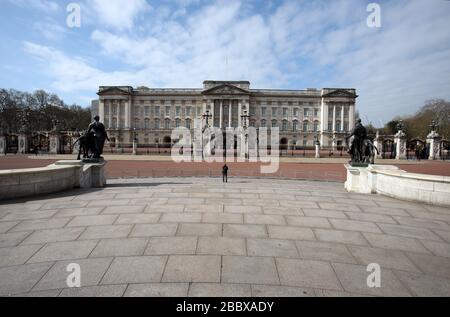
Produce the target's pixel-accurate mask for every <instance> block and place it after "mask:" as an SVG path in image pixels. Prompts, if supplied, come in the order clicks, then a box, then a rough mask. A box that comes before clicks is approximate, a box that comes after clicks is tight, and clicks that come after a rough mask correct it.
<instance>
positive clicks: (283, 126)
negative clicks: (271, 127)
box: [281, 120, 288, 131]
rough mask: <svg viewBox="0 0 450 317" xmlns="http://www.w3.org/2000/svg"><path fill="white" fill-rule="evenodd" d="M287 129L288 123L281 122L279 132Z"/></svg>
mask: <svg viewBox="0 0 450 317" xmlns="http://www.w3.org/2000/svg"><path fill="white" fill-rule="evenodd" d="M287 129H288V122H287V120H283V122H282V125H281V130H282V131H287Z"/></svg>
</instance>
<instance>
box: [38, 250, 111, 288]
mask: <svg viewBox="0 0 450 317" xmlns="http://www.w3.org/2000/svg"><path fill="white" fill-rule="evenodd" d="M111 261H112V258H103V259H85V260H77V261H62V262H57V263H55V265H54V266H53V267H52V268H51V269H50V270H49V271H48V272H47V273H46V274H45V275H44V277H43V278H42V279H41V280H40V281H39V283H38V284H37V285H36V286H35V287H34V288H33V291H40V290H51V289H62V288H66V287H68V285H67V278H68V276H69V275H70V274H71V273H72V272H71V271H67V267H68V265H69V264H72V263H74V264H78V265H79V266H80V272H81V275H80V281H81V286H82V287H85V286H95V285H97V284H98V283H99V282H100V280H101V279H102V277H103V274H105V272H106V270H107V269H108V267H109V265H110V264H111Z"/></svg>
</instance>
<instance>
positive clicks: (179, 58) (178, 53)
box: [0, 0, 450, 125]
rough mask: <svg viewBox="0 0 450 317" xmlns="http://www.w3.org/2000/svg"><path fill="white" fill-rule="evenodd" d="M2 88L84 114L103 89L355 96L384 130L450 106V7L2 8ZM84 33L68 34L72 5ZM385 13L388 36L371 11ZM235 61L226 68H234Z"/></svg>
mask: <svg viewBox="0 0 450 317" xmlns="http://www.w3.org/2000/svg"><path fill="white" fill-rule="evenodd" d="M1 2H2V4H1V10H0V38H1V41H0V58H1V64H0V68H1V71H0V87H2V88H15V89H19V90H27V91H32V90H35V89H45V90H48V91H51V92H55V93H57V94H58V95H59V96H60V97H62V98H63V99H64V100H65V101H66V102H67V103H74V102H76V103H78V104H81V105H83V106H88V105H89V103H90V100H91V99H93V98H95V97H96V94H95V92H96V91H97V89H98V86H100V85H132V86H137V85H146V86H149V87H180V88H181V87H191V88H200V87H201V83H202V81H203V80H206V79H217V80H220V79H227V80H249V81H251V83H252V88H287V89H305V88H322V87H351V88H356V89H357V90H358V94H359V95H360V98H359V99H358V105H357V106H358V109H359V111H360V113H361V116H362V118H363V119H364V120H365V121H371V122H373V123H374V124H376V125H381V124H382V123H385V122H387V121H388V120H390V119H391V118H393V117H394V116H396V115H404V114H412V113H414V112H415V111H416V110H418V109H419V108H420V106H422V105H423V103H424V102H425V101H426V100H428V99H433V98H445V99H450V75H449V74H450V1H446V0H395V1H375V0H372V1H366V0H334V1H329V0H325V1H306V0H304V1H302V0H285V1H282V0H253V1H251V0H241V1H239V0H170V1H169V0H160V1H152V0H147V1H146V0H127V1H125V0H83V1H56V0H1ZM72 2H75V3H78V4H79V5H80V6H81V27H80V28H69V27H68V26H67V24H66V18H67V15H68V13H67V11H66V7H67V5H68V4H69V3H72ZM371 2H377V3H378V4H380V6H381V21H382V25H381V28H379V29H377V28H369V27H368V26H367V23H366V19H367V16H368V15H369V13H368V12H367V11H366V7H367V5H368V4H369V3H371ZM226 61H228V63H227V62H226Z"/></svg>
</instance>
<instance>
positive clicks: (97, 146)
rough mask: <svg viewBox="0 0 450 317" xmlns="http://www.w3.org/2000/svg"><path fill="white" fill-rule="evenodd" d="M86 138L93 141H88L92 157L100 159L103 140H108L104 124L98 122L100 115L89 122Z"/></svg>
mask: <svg viewBox="0 0 450 317" xmlns="http://www.w3.org/2000/svg"><path fill="white" fill-rule="evenodd" d="M86 135H87V138H88V140H92V141H93V142H88V143H89V145H90V152H91V153H92V154H93V156H92V158H94V159H100V158H102V156H101V155H102V154H103V147H104V145H105V141H106V140H108V141H110V140H109V137H108V133H107V132H106V129H105V125H104V124H103V123H101V122H100V117H99V116H96V117H95V118H94V122H93V123H91V124H90V125H89V127H88V129H87V133H86Z"/></svg>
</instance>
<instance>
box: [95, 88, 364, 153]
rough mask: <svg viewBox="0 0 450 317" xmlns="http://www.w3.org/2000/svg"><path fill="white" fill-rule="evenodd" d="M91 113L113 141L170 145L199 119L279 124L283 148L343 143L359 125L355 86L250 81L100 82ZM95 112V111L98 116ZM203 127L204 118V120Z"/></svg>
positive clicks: (117, 143)
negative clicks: (190, 85) (189, 84)
mask: <svg viewBox="0 0 450 317" xmlns="http://www.w3.org/2000/svg"><path fill="white" fill-rule="evenodd" d="M98 96H99V99H98V100H95V101H93V112H97V111H98V115H99V116H100V120H101V121H102V122H104V124H105V126H106V129H107V130H108V133H109V136H110V139H111V146H115V147H128V146H130V144H132V142H133V139H135V140H136V142H137V144H138V146H139V147H145V146H154V145H155V144H157V145H160V146H170V145H172V140H171V132H172V129H174V128H177V127H186V128H188V129H194V123H195V122H203V121H205V118H206V116H205V115H206V114H208V117H209V125H210V126H214V127H218V128H222V129H225V128H227V127H234V128H237V127H241V126H242V125H243V124H244V122H243V117H242V116H243V115H246V116H248V117H244V118H248V119H244V120H245V121H246V124H248V125H249V126H251V127H255V128H257V129H258V128H268V130H269V131H270V129H271V128H273V127H278V128H279V131H280V147H282V148H283V147H284V148H288V147H293V146H295V147H310V146H314V144H315V142H317V141H319V142H320V144H321V146H322V147H330V148H331V147H339V146H340V145H344V144H345V137H346V136H347V135H348V134H349V133H350V131H351V130H352V128H353V127H354V125H355V101H356V98H357V97H358V96H357V95H356V91H355V89H342V88H323V89H306V90H279V89H252V88H250V82H248V81H205V82H204V83H203V88H200V89H196V88H194V89H176V88H173V89H172V88H168V89H160V88H147V87H139V88H133V87H130V86H101V87H100V88H99V91H98ZM95 114H97V113H93V115H95ZM247 120H248V121H247ZM202 124H203V126H204V123H202Z"/></svg>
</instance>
